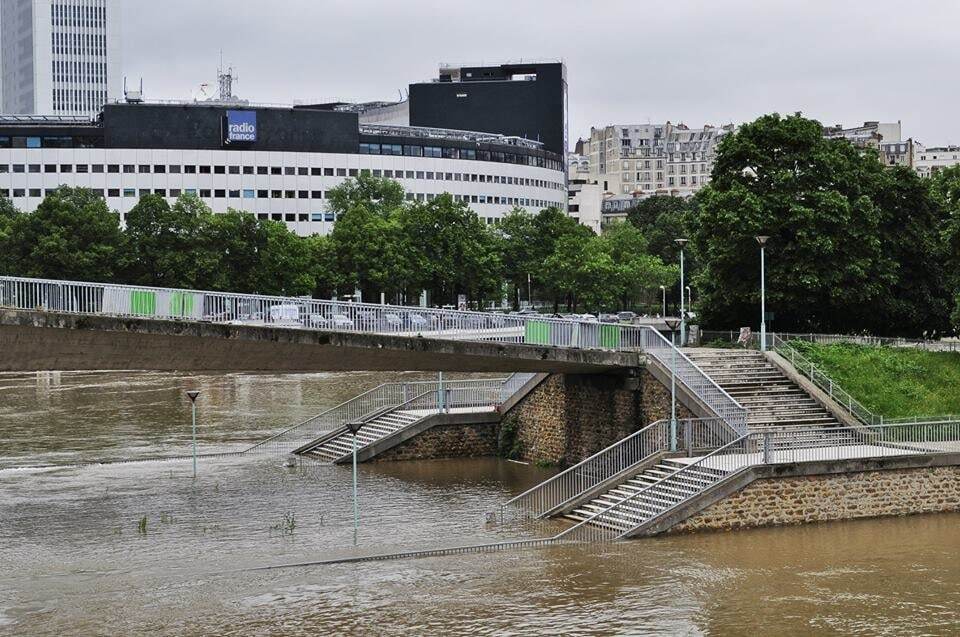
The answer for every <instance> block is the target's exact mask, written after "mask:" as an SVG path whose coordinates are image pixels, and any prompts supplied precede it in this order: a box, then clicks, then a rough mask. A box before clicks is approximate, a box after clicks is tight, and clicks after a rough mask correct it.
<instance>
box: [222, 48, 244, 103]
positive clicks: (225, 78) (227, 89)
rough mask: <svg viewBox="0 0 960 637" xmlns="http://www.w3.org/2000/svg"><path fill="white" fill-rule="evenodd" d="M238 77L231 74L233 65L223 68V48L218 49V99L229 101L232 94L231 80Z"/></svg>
mask: <svg viewBox="0 0 960 637" xmlns="http://www.w3.org/2000/svg"><path fill="white" fill-rule="evenodd" d="M237 79H239V78H238V77H236V76H235V75H234V74H233V67H232V66H231V67H229V68H227V69H226V70H224V68H223V49H221V50H220V66H219V67H217V82H218V83H219V84H220V100H221V101H224V102H229V101H232V100H234V99H236V98H235V97H234V96H233V81H234V80H237Z"/></svg>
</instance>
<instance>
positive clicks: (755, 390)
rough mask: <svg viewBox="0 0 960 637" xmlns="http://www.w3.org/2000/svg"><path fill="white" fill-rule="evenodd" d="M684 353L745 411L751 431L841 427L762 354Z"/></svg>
mask: <svg viewBox="0 0 960 637" xmlns="http://www.w3.org/2000/svg"><path fill="white" fill-rule="evenodd" d="M684 354H686V355H687V357H688V358H689V359H690V360H691V361H693V362H694V364H696V365H697V367H699V368H700V369H702V370H703V371H704V372H705V373H706V374H707V375H708V376H710V378H712V379H713V380H714V381H715V382H716V383H717V384H718V385H720V387H722V388H723V389H724V390H725V391H726V392H727V393H728V394H730V395H731V396H732V397H733V398H734V399H735V400H736V401H737V402H739V403H740V404H741V405H743V406H744V407H745V408H746V410H747V427H748V428H749V429H751V430H757V429H767V428H776V429H785V428H790V427H803V428H818V427H836V426H838V425H839V424H840V423H839V422H838V421H837V419H836V418H835V417H834V416H833V415H831V414H830V412H829V411H827V410H826V409H825V408H824V407H822V406H821V405H820V404H819V403H817V402H816V401H815V400H814V399H813V398H811V397H810V395H809V394H807V393H806V392H805V391H804V390H803V389H801V388H800V387H799V386H798V385H797V384H796V383H794V382H793V381H792V380H790V379H789V378H787V376H786V375H785V374H784V373H783V372H782V371H780V369H778V368H777V367H776V366H775V365H773V364H772V363H771V362H769V361H768V360H767V359H766V357H764V355H763V354H762V353H761V352H757V351H752V350H737V349H714V348H694V349H686V350H684Z"/></svg>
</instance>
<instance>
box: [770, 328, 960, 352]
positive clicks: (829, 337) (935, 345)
mask: <svg viewBox="0 0 960 637" xmlns="http://www.w3.org/2000/svg"><path fill="white" fill-rule="evenodd" d="M776 334H777V336H778V337H780V338H781V339H782V340H785V341H807V342H810V343H821V344H824V345H829V344H833V343H851V344H854V345H870V346H882V347H902V348H914V349H923V350H928V351H932V352H960V340H940V339H937V340H934V339H918V338H901V337H887V336H867V335H857V334H852V335H848V334H812V333H810V334H800V333H790V332H777V333H776Z"/></svg>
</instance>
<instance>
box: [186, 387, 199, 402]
mask: <svg viewBox="0 0 960 637" xmlns="http://www.w3.org/2000/svg"><path fill="white" fill-rule="evenodd" d="M199 395H200V390H198V389H191V390H190V391H188V392H187V396H189V397H190V402H192V403H195V402H197V396H199Z"/></svg>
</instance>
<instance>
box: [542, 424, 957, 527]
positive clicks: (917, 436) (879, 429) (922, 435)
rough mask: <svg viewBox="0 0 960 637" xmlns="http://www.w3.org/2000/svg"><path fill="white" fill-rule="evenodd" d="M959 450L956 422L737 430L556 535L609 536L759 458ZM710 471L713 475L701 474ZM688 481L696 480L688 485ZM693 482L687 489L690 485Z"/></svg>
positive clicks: (677, 504)
mask: <svg viewBox="0 0 960 637" xmlns="http://www.w3.org/2000/svg"><path fill="white" fill-rule="evenodd" d="M948 453H949V454H960V422H930V423H909V424H893V425H890V424H888V425H879V426H875V427H831V428H823V427H820V428H810V429H798V430H794V429H791V430H789V431H763V432H753V433H750V434H748V435H746V436H742V437H740V438H738V439H736V440H734V441H732V442H730V443H728V444H726V445H724V446H722V447H720V448H718V449H716V450H715V451H713V452H711V453H709V454H707V455H706V456H703V457H702V458H698V459H697V460H696V461H694V462H692V463H690V464H687V465H685V466H684V467H682V468H679V469H677V470H676V471H673V472H672V473H670V474H668V475H666V476H664V477H663V478H662V479H660V480H658V481H657V482H655V483H652V484H650V486H648V487H645V488H643V489H641V490H639V491H637V492H635V493H632V494H631V495H630V496H628V497H625V498H622V499H620V500H618V501H617V502H614V503H613V504H611V505H609V506H607V507H604V508H603V509H601V510H600V511H597V512H596V513H594V514H593V515H591V516H589V517H588V518H587V519H586V520H583V521H581V522H579V523H578V524H576V525H575V526H573V527H571V528H570V529H567V530H566V531H564V532H563V533H561V534H559V535H558V536H556V538H554V539H556V540H560V539H563V540H567V541H581V542H583V541H608V540H612V539H618V538H622V537H625V536H628V535H631V534H633V533H635V532H636V531H637V530H638V529H640V527H643V526H646V525H648V524H649V523H650V522H651V521H653V520H654V519H656V518H659V517H661V516H663V515H666V514H669V513H670V512H671V511H673V510H675V509H677V508H679V507H680V506H682V505H684V504H686V503H687V502H690V501H691V500H692V499H694V498H695V497H697V496H699V495H700V494H701V493H703V492H704V491H706V490H708V489H711V488H713V487H714V486H716V485H717V484H719V483H721V482H723V481H725V480H727V479H729V478H731V477H733V476H734V475H735V474H737V473H739V472H741V471H744V470H746V469H749V468H750V467H754V466H758V465H764V464H778V463H804V462H824V461H843V460H856V459H868V458H881V457H895V456H908V455H937V454H948ZM694 471H696V472H697V474H698V475H697V480H685V481H684V489H685V490H687V495H686V496H685V497H684V498H683V499H681V500H680V501H678V502H675V503H674V504H672V505H666V506H663V507H661V508H660V510H658V511H656V512H655V513H654V514H653V515H650V516H649V517H648V518H647V519H646V520H643V521H642V522H641V523H639V524H635V525H634V526H633V528H631V529H629V530H627V531H626V532H624V531H623V530H622V529H621V528H619V527H618V526H616V525H615V524H613V523H614V522H622V521H623V520H624V519H629V518H627V517H625V516H620V515H618V510H622V511H624V512H630V515H635V513H633V512H632V511H631V510H630V503H631V502H634V501H637V499H638V498H640V497H642V496H643V495H644V494H647V493H649V492H650V490H651V489H653V488H655V487H657V486H659V485H662V484H664V483H666V482H667V481H670V480H678V479H682V478H683V477H684V476H685V475H690V474H692V473H693V472H694ZM706 475H711V476H712V478H709V479H706V480H705V479H704V476H706ZM691 485H698V486H696V487H691ZM691 488H693V490H692V491H690V489H691Z"/></svg>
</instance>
